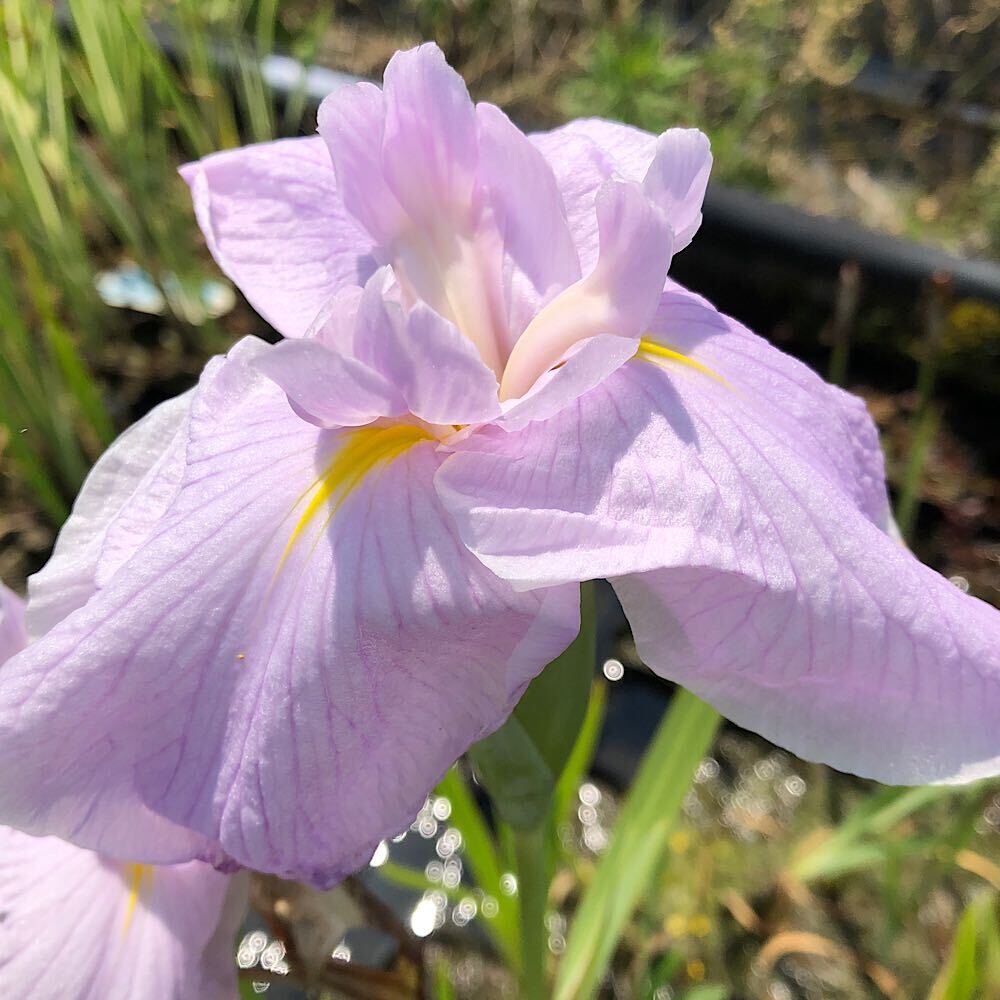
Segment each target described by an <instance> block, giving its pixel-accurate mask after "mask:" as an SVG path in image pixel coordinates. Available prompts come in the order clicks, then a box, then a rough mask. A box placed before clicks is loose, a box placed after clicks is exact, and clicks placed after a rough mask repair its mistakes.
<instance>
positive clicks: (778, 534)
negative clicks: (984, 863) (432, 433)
mask: <svg viewBox="0 0 1000 1000" xmlns="http://www.w3.org/2000/svg"><path fill="white" fill-rule="evenodd" d="M701 336H702V338H703V339H702V340H701V342H700V343H699V344H697V345H691V344H689V345H687V346H688V348H689V351H690V357H689V358H685V356H684V355H683V354H682V353H681V352H677V354H678V355H679V360H677V361H673V362H672V361H668V360H658V359H656V358H655V357H654V358H653V359H651V360H640V359H637V360H636V361H635V362H630V363H629V364H628V365H626V366H624V367H623V368H621V369H619V370H618V371H617V372H615V373H614V374H613V375H612V376H611V377H609V378H608V379H607V380H606V381H605V382H604V383H603V384H602V385H601V386H600V387H599V388H597V389H594V390H592V391H591V392H590V393H588V394H587V395H586V396H584V397H581V399H580V400H579V401H578V404H577V406H576V407H568V408H566V409H564V410H562V411H560V413H559V414H558V415H557V416H555V417H553V418H552V419H550V420H549V421H545V422H541V423H532V424H529V425H528V426H527V427H525V428H524V429H523V430H521V431H519V432H517V433H513V434H503V433H502V432H499V431H495V430H488V431H486V432H482V433H480V434H476V435H472V436H471V437H470V438H469V439H468V440H467V441H465V442H463V444H461V445H460V446H458V451H457V453H456V454H455V455H454V456H453V457H452V458H450V459H449V460H448V462H446V463H445V464H444V465H443V466H442V468H441V470H440V471H439V473H438V478H437V483H438V488H439V493H440V495H441V496H442V498H443V500H444V502H445V505H446V506H447V507H448V508H449V509H450V510H451V511H452V513H453V515H454V516H455V519H456V523H457V524H458V527H459V530H460V532H461V533H462V536H463V538H464V540H465V541H466V543H467V544H468V545H469V546H470V548H471V549H472V550H473V551H474V552H475V553H476V554H477V555H479V556H480V558H482V559H483V561H484V562H485V563H486V565H488V566H489V567H490V568H491V569H493V570H494V572H496V573H498V574H499V575H501V576H503V577H505V578H507V579H510V580H511V581H512V582H513V583H514V584H515V585H517V586H519V587H528V586H536V585H538V584H542V583H546V584H553V583H561V582H564V581H566V580H570V579H577V580H579V579H587V578H590V577H594V576H604V575H606V576H609V577H612V578H615V579H613V582H614V585H615V587H616V589H617V591H618V593H619V596H620V597H621V599H622V603H623V606H624V608H625V611H626V614H627V615H628V616H629V619H630V621H631V623H632V626H633V630H634V633H635V636H636V641H637V643H638V647H639V650H640V652H641V654H642V656H643V657H644V659H645V660H646V662H647V663H649V664H650V666H651V667H652V668H653V669H654V670H656V671H657V672H659V673H661V674H662V675H664V676H666V677H668V678H671V679H673V680H676V681H678V682H680V683H682V684H684V685H685V686H687V687H689V688H691V690H693V691H694V692H695V693H697V694H699V695H701V696H702V697H704V698H706V699H708V700H709V701H711V702H712V703H713V704H715V705H716V706H717V707H719V708H720V710H721V711H723V712H725V713H726V714H727V715H729V716H730V717H731V718H733V719H734V720H735V721H737V722H739V723H741V724H743V725H746V726H749V727H750V728H753V729H756V730H758V731H759V732H761V733H763V734H764V735H765V736H767V737H769V738H770V739H773V740H775V741H777V742H779V743H781V744H782V745H784V746H787V747H788V748H789V749H791V750H793V751H794V752H796V753H798V754H801V755H803V756H806V757H809V758H811V759H819V760H823V761H825V762H827V763H830V764H833V765H834V766H836V767H840V768H842V769H845V770H851V771H855V772H857V773H859V774H862V775H865V776H868V777H874V778H877V779H880V780H883V781H892V782H900V783H910V782H914V783H918V782H927V781H966V780H971V779H974V778H977V777H982V776H985V775H988V774H993V773H996V771H997V770H998V768H1000V729H998V727H997V725H996V719H997V718H998V713H1000V614H998V613H997V612H996V611H995V610H994V609H992V608H989V607H988V606H987V605H985V604H983V603H982V602H980V601H977V600H975V599H973V598H971V597H968V596H967V595H965V594H962V593H961V592H960V591H959V590H958V589H957V588H955V587H954V586H952V585H951V584H950V583H949V582H948V581H946V580H944V579H943V578H941V577H939V576H937V575H936V574H935V573H933V572H932V571H931V570H929V569H927V568H926V567H924V566H921V565H920V564H919V563H918V562H917V561H916V560H915V559H914V558H913V556H912V555H911V554H910V553H909V552H907V551H906V550H905V549H904V548H903V547H902V546H901V545H899V544H898V542H896V541H895V540H894V539H893V538H892V537H890V536H889V535H888V534H887V533H886V532H885V530H884V524H880V523H879V520H880V518H879V514H880V513H881V512H882V511H883V507H882V498H883V497H884V491H881V490H876V489H875V488H874V484H873V483H868V484H867V485H866V484H865V483H864V477H865V476H866V475H869V474H870V473H871V471H872V461H871V458H870V455H869V454H868V451H867V444H865V443H863V441H873V440H874V438H873V435H870V434H867V433H866V434H862V435H859V434H858V429H857V427H856V426H855V424H856V422H857V420H856V416H853V415H852V417H851V419H850V420H845V416H844V409H843V406H842V403H843V399H842V397H841V396H840V394H838V393H836V392H834V391H832V390H827V389H826V387H824V386H823V385H822V383H821V382H820V381H819V380H818V379H816V378H815V376H810V377H807V376H806V375H805V374H804V370H799V366H797V365H795V364H794V363H792V362H786V361H784V360H783V359H782V358H781V357H780V355H779V354H778V352H777V351H774V350H773V349H770V348H766V347H765V346H764V345H762V344H761V342H759V341H757V340H756V339H754V338H752V337H750V335H748V334H746V333H745V332H733V333H722V332H711V331H706V330H702V331H701ZM694 359H697V361H698V362H699V363H701V364H704V365H705V366H706V367H707V366H708V365H709V364H712V363H713V362H714V364H715V370H716V373H717V375H718V376H719V377H715V376H714V374H708V373H706V372H704V371H702V370H700V369H699V368H697V367H694V366H692V365H691V364H689V363H687V362H688V361H689V360H694Z"/></svg>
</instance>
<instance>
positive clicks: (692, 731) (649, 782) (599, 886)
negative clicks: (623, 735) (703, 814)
mask: <svg viewBox="0 0 1000 1000" xmlns="http://www.w3.org/2000/svg"><path fill="white" fill-rule="evenodd" d="M720 721H721V719H720V716H719V714H718V713H717V712H716V711H715V710H714V709H713V708H710V707H709V706H708V705H706V704H705V703H704V702H702V701H700V700H699V699H698V698H696V697H695V696H694V695H693V694H691V693H690V692H688V691H685V690H683V689H680V688H679V689H678V690H677V693H676V694H675V695H674V699H673V702H672V704H671V706H670V709H669V710H668V712H667V714H666V716H664V719H663V721H662V722H661V723H660V726H659V729H658V730H657V732H656V735H655V737H654V738H653V742H652V743H651V744H650V747H649V749H648V750H647V751H646V755H645V757H644V758H643V761H642V764H641V765H640V767H639V771H638V773H637V775H636V778H635V781H634V782H633V784H632V788H631V790H630V791H629V793H628V797H627V798H626V799H625V803H624V805H623V806H622V810H621V813H620V814H619V817H618V822H617V824H616V825H615V829H614V830H613V832H612V838H611V844H610V846H609V848H608V851H607V853H606V854H605V855H604V857H603V858H602V859H601V862H600V864H599V865H598V867H597V871H596V873H595V875H594V880H593V882H591V884H590V886H589V887H588V888H587V890H586V892H585V893H584V896H583V899H582V901H581V903H580V907H579V909H578V910H577V912H576V916H575V917H574V919H573V923H572V925H571V926H570V930H569V936H568V938H567V941H566V951H565V953H564V956H563V960H562V963H561V965H560V967H559V971H558V974H557V977H556V984H555V992H554V997H555V1000H583V998H585V997H591V996H593V995H594V994H595V993H596V991H597V988H598V986H599V984H600V981H601V977H602V976H603V975H604V971H605V969H607V967H608V963H609V962H610V960H611V957H612V955H613V954H614V950H615V948H616V946H617V944H618V940H619V938H620V937H621V935H622V932H623V931H624V929H625V925H626V924H627V923H628V920H629V918H630V917H631V915H632V912H633V911H634V910H635V907H636V906H637V905H638V903H639V901H640V899H641V898H642V897H643V895H644V894H646V893H648V891H649V884H650V879H651V878H652V875H653V873H654V872H655V870H656V867H657V865H658V864H659V862H660V860H661V858H662V856H663V853H664V851H665V850H666V849H667V839H668V837H669V835H670V831H671V829H672V828H673V826H674V823H675V821H676V819H677V815H678V813H679V812H680V808H681V804H682V803H683V801H684V796H685V795H686V794H687V790H688V787H689V785H690V783H691V779H692V778H693V777H694V773H695V770H696V769H697V767H698V763H699V762H700V761H701V759H702V757H703V756H704V755H705V753H706V752H707V751H708V749H709V747H711V745H712V741H713V739H714V737H715V733H716V730H717V729H718V727H719V723H720Z"/></svg>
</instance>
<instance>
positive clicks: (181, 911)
mask: <svg viewBox="0 0 1000 1000" xmlns="http://www.w3.org/2000/svg"><path fill="white" fill-rule="evenodd" d="M26 638H27V637H26V636H25V632H24V609H23V607H22V605H21V602H20V600H19V599H18V598H17V597H16V596H15V595H14V594H12V593H11V592H10V591H9V590H7V589H6V588H5V587H4V586H3V585H2V584H0V664H3V662H4V661H5V660H6V659H7V658H8V657H10V656H13V655H14V653H16V652H18V651H19V650H20V649H21V648H22V647H23V646H24V644H25V641H26ZM244 878H245V876H235V877H233V876H228V875H223V874H221V873H220V872H217V871H215V870H214V869H213V868H212V867H210V866H209V865H206V864H203V863H202V862H200V861H191V862H188V863H187V864H181V865H175V866H172V867H165V868H161V867H153V866H150V865H143V864H124V863H121V862H117V861H110V860H108V859H105V858H102V857H100V856H99V855H97V854H94V853H93V852H92V851H87V850H84V849H83V848H80V847H76V846H74V845H73V844H68V843H66V842H65V841H62V840H57V839H56V838H55V837H32V836H29V835H28V834H26V833H21V832H20V831H19V830H11V829H9V828H7V827H0V983H2V984H3V990H4V994H5V995H6V996H10V997H18V998H23V1000H33V998H38V1000H47V998H50V997H75V998H78V1000H108V998H109V997H129V998H130V1000H187V998H190V997H199V998H204V1000H233V998H234V997H235V996H236V992H237V990H236V971H235V965H234V962H233V935H234V934H235V933H236V930H237V928H238V926H239V923H240V920H241V918H242V913H243V909H244V908H245V905H246V886H245V884H244Z"/></svg>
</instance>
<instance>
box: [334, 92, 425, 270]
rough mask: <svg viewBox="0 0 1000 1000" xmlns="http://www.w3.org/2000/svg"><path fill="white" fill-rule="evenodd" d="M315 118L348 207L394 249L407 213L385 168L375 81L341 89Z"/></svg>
mask: <svg viewBox="0 0 1000 1000" xmlns="http://www.w3.org/2000/svg"><path fill="white" fill-rule="evenodd" d="M317 120H318V123H319V131H320V135H321V136H322V137H323V141H324V142H325V143H326V145H327V147H328V148H329V151H330V158H331V160H332V161H333V167H334V170H335V172H336V175H337V190H338V191H339V192H340V196H341V198H342V199H343V202H344V205H345V207H346V208H347V210H348V211H349V212H350V213H351V215H353V216H354V218H355V219H356V220H357V221H358V222H359V223H360V224H361V225H362V226H363V227H364V228H365V229H366V230H367V232H368V234H369V237H370V238H371V239H372V240H374V241H376V242H377V243H380V244H384V245H391V244H392V243H393V242H394V241H395V239H396V237H397V236H398V235H399V233H400V230H401V229H402V228H403V227H404V226H405V225H406V212H405V210H404V209H403V206H402V205H400V203H399V201H398V200H397V199H396V196H395V195H394V194H393V193H392V191H391V190H390V188H389V184H388V182H387V180H386V178H385V173H384V171H383V169H382V139H383V136H384V134H385V96H384V95H383V93H382V91H381V90H380V89H379V88H378V87H376V86H375V84H373V83H355V84H350V85H348V86H346V87H341V88H340V89H339V90H336V91H334V93H333V94H331V95H330V96H328V97H327V98H326V99H325V100H324V101H323V103H322V104H321V105H320V107H319V112H318V113H317ZM360 283H361V282H358V284H360Z"/></svg>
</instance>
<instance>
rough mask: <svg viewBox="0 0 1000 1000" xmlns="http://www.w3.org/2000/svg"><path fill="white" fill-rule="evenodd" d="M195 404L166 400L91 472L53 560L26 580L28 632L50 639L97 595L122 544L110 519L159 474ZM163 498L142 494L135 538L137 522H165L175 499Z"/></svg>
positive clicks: (135, 512) (132, 514)
mask: <svg viewBox="0 0 1000 1000" xmlns="http://www.w3.org/2000/svg"><path fill="white" fill-rule="evenodd" d="M190 403H191V399H190V394H189V393H184V394H183V395H181V396H177V397H176V398H174V399H172V400H168V401H167V402H165V403H161V404H160V405H159V406H157V407H156V408H155V409H154V410H152V411H150V412H149V413H148V414H147V415H146V416H145V417H143V418H142V420H140V421H138V422H137V423H135V424H133V425H132V426H131V427H130V428H129V429H128V430H126V431H125V432H124V433H123V434H122V435H121V436H120V437H118V439H117V440H116V441H115V442H114V443H113V444H112V445H111V447H110V448H108V450H107V451H106V452H105V453H104V454H103V455H102V456H101V457H100V459H99V460H98V462H97V464H96V465H95V466H94V468H93V469H92V470H91V471H90V475H88V476H87V479H86V481H85V482H84V484H83V487H82V488H81V490H80V493H79V495H78V496H77V498H76V502H75V503H74V504H73V511H72V513H71V514H70V516H69V518H68V520H67V521H66V523H65V524H64V525H63V526H62V529H61V530H60V532H59V537H58V539H57V540H56V546H55V550H54V551H53V553H52V556H51V558H50V559H49V561H48V562H47V563H46V564H45V566H44V568H43V569H42V570H41V571H40V572H39V573H36V574H35V575H34V576H33V577H31V579H30V580H29V581H28V593H29V597H30V601H29V607H28V611H27V627H28V632H29V634H30V635H31V636H32V638H37V637H38V636H41V635H44V633H46V632H47V631H48V630H49V629H50V628H52V626H53V625H55V624H57V623H58V622H60V621H62V619H63V618H65V617H66V616H67V615H68V614H69V613H70V612H71V611H75V610H76V609H77V608H79V607H82V606H83V604H85V603H86V601H87V600H88V599H89V598H90V597H91V596H92V595H93V593H94V591H95V589H96V587H97V585H98V570H99V564H100V562H101V559H102V555H103V556H104V557H105V558H107V559H110V558H112V556H113V553H114V551H116V550H118V549H120V548H122V546H123V545H124V537H123V535H124V532H122V531H116V532H114V533H113V537H112V538H111V540H110V542H109V539H108V532H109V528H110V526H111V524H112V522H114V520H115V518H116V516H117V515H118V514H119V512H120V511H121V509H122V507H123V506H124V504H125V502H126V501H127V500H128V499H129V498H130V497H131V496H133V494H134V493H135V492H136V490H137V488H138V487H139V485H140V483H142V482H143V480H144V479H147V477H148V478H150V479H152V478H153V477H157V475H158V472H159V468H158V467H159V466H161V465H162V464H163V463H164V462H165V461H166V456H167V455H168V453H169V452H170V451H171V445H172V443H173V442H174V441H175V440H176V439H177V437H178V434H179V432H180V429H181V427H182V426H183V424H184V421H185V420H186V419H187V412H188V407H189V406H190ZM165 493H169V490H159V491H157V492H156V493H155V494H154V493H153V492H151V491H150V490H149V489H148V487H147V489H145V490H144V491H143V498H144V502H142V503H136V504H134V505H133V506H132V507H131V508H130V511H129V520H130V525H129V528H130V533H131V532H133V531H139V530H141V529H140V525H139V522H142V523H145V524H148V523H150V522H151V521H153V520H155V519H156V518H157V517H159V514H160V513H161V512H162V509H163V506H164V505H165V503H166V502H168V501H169V499H170V496H167V495H164V494H165Z"/></svg>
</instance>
